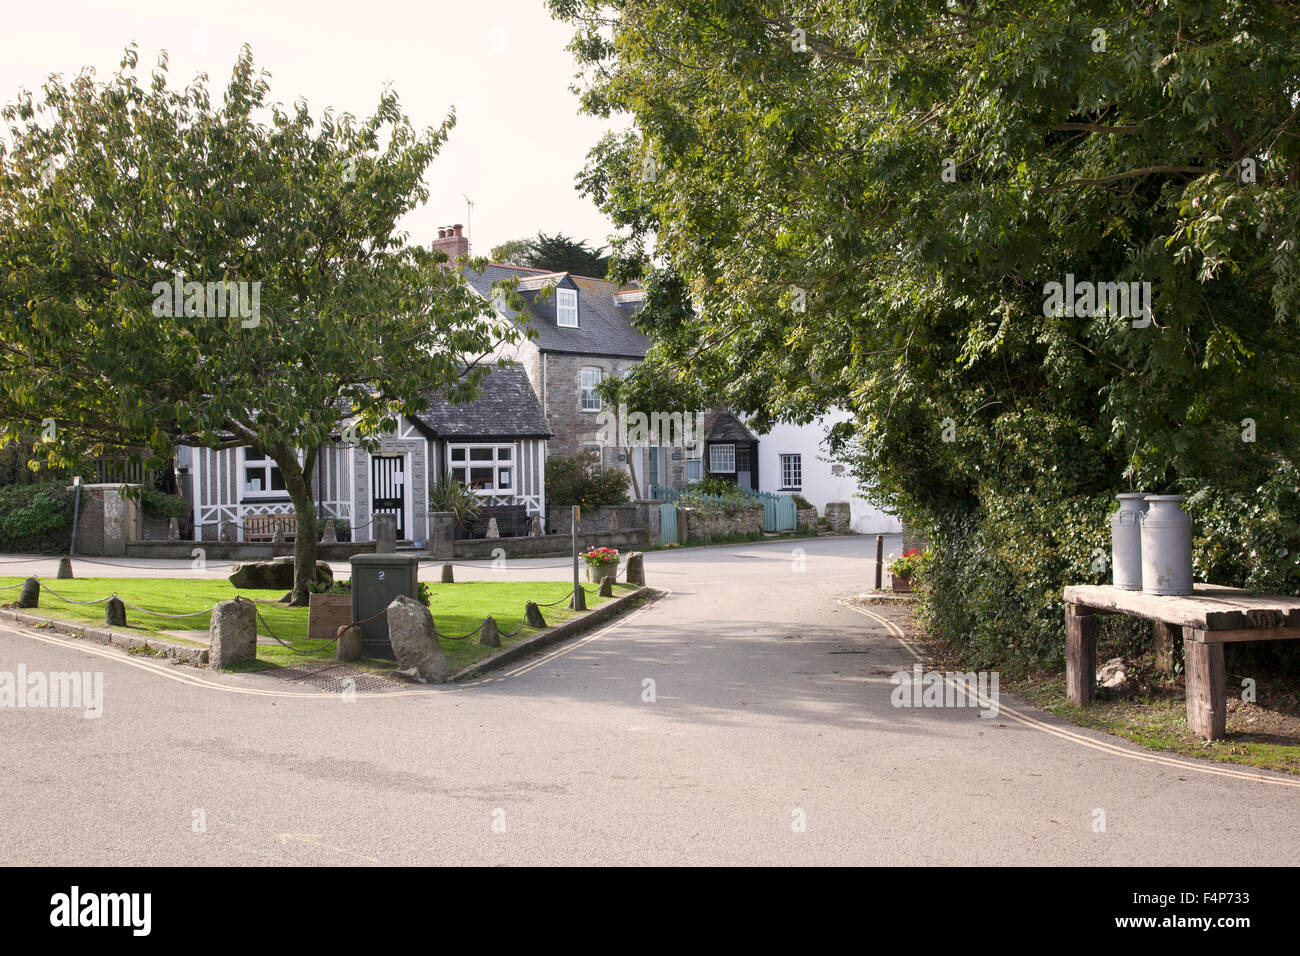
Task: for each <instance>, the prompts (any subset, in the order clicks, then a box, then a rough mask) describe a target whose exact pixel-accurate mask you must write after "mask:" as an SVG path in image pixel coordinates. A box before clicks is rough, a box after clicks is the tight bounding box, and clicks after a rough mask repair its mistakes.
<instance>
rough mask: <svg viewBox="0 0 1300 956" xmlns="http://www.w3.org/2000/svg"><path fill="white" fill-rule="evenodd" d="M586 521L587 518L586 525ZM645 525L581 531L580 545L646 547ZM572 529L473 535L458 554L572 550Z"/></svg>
mask: <svg viewBox="0 0 1300 956" xmlns="http://www.w3.org/2000/svg"><path fill="white" fill-rule="evenodd" d="M760 518H761V516H760ZM585 524H586V522H585V521H584V522H583V525H584V526H585ZM648 540H649V539H648V537H647V535H646V530H645V528H634V529H632V530H630V531H605V532H587V531H579V533H578V546H579V547H580V548H581V549H582V550H583V551H587V550H590V549H591V548H617V549H619V550H620V551H627V550H632V551H636V550H639V549H641V548H644V547H646V544H647V542H648ZM572 542H573V538H572V531H570V533H569V534H544V535H541V536H540V537H536V538H533V537H527V538H472V539H468V540H463V541H457V542H456V544H455V556H456V557H457V558H462V559H466V560H470V559H481V560H488V559H491V558H492V557H493V554H492V552H493V551H495V550H496V549H497V548H500V549H501V550H503V551H505V553H506V557H509V558H531V557H539V556H541V555H547V554H566V555H567V554H570V553H572V547H573V545H572Z"/></svg>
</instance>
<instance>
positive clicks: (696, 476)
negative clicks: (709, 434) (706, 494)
mask: <svg viewBox="0 0 1300 956" xmlns="http://www.w3.org/2000/svg"><path fill="white" fill-rule="evenodd" d="M703 477H704V443H703V442H698V441H697V442H692V443H691V444H689V445H687V446H686V480H687V481H699V480H700V479H701V478H703Z"/></svg>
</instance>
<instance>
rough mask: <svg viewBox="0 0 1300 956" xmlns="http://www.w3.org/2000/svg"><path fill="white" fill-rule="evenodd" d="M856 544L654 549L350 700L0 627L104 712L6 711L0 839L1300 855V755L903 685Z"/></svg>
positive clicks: (1015, 857) (433, 849) (20, 845)
mask: <svg viewBox="0 0 1300 956" xmlns="http://www.w3.org/2000/svg"><path fill="white" fill-rule="evenodd" d="M796 547H797V548H800V549H803V551H802V553H799V552H796V551H795V550H794V549H795V548H796ZM869 548H874V539H867V538H826V539H816V540H802V541H798V542H794V543H791V542H785V543H772V544H762V545H738V546H735V547H729V548H713V549H700V550H684V551H677V552H668V553H652V554H650V555H647V558H646V568H647V576H648V578H649V582H650V583H651V584H652V585H655V586H658V587H660V588H666V589H669V590H670V591H671V593H670V594H669V595H668V596H667V597H665V598H663V599H662V600H660V601H658V602H657V603H655V604H653V605H650V606H648V607H647V608H644V609H642V610H640V611H638V612H636V613H635V614H633V615H632V616H629V617H627V618H625V619H623V620H622V621H620V622H617V623H616V624H614V625H612V626H610V627H608V628H607V629H605V630H602V631H599V632H596V633H595V634H594V635H591V636H588V637H584V638H580V639H578V640H577V641H575V642H572V643H570V644H567V645H565V646H563V647H561V648H558V649H556V650H554V651H552V652H550V653H549V654H547V655H546V656H543V657H540V658H535V659H532V660H530V661H527V662H524V663H523V664H520V665H518V666H516V667H514V668H513V669H511V670H508V671H505V672H501V673H499V674H498V675H496V676H495V677H494V678H493V679H491V680H486V681H483V682H480V683H477V684H474V685H471V686H465V687H457V688H414V689H410V690H403V691H399V692H392V691H390V692H384V693H373V694H372V693H361V694H358V695H357V696H356V699H355V700H353V701H352V702H348V701H346V700H344V699H343V698H342V697H341V696H339V695H337V694H327V693H322V692H317V691H314V690H312V689H311V688H310V687H307V686H305V685H302V684H295V683H290V682H287V681H284V680H281V679H278V678H274V677H269V676H265V675H241V676H235V675H219V674H218V675H213V674H211V673H209V672H207V671H201V670H196V669H194V668H187V667H183V666H175V665H167V664H160V663H158V662H155V661H152V660H144V659H136V658H132V657H129V656H127V655H125V654H123V653H121V652H119V651H116V650H112V649H107V648H101V647H99V646H97V645H87V644H83V643H80V642H74V641H67V640H64V639H61V638H58V637H56V636H51V635H46V634H41V633H39V632H32V631H25V630H22V629H19V628H15V627H14V626H11V625H8V624H3V625H0V671H7V672H15V671H16V670H17V668H18V666H19V665H20V664H22V665H25V666H26V668H27V670H28V672H38V671H39V672H53V671H70V670H90V671H99V672H102V674H103V680H104V709H103V715H102V716H101V717H100V718H98V719H86V718H85V717H83V716H82V714H81V712H80V711H73V710H68V709H9V708H5V709H0V731H2V739H3V741H4V743H3V752H4V778H3V779H4V786H3V787H2V788H0V820H3V821H4V822H3V824H0V862H3V863H9V864H14V863H20V864H21V863H31V864H70V865H86V864H194V865H208V864H262V863H286V864H365V863H384V864H436V863H473V864H479V863H486V864H502V863H505V864H510V863H566V864H584V863H603V864H609V863H613V864H643V863H671V864H715V863H727V864H730V863H782V864H807V863H824V864H868V863H871V864H981V865H990V864H1003V863H1028V864H1050V863H1075V864H1087V865H1107V864H1163V863H1182V864H1211V863H1213V864H1236V865H1267V864H1284V863H1285V864H1291V863H1293V862H1294V860H1295V859H1296V857H1297V851H1300V813H1297V810H1298V809H1300V780H1291V779H1287V778H1284V777H1281V776H1277V775H1264V774H1257V773H1254V772H1250V771H1240V770H1235V769H1233V768H1228V767H1224V766H1222V765H1214V764H1208V763H1198V762H1194V761H1185V760H1178V759H1173V758H1167V757H1163V756H1161V755H1155V754H1150V753H1147V752H1144V751H1140V750H1138V749H1137V748H1134V747H1132V746H1130V745H1128V744H1126V743H1123V742H1121V741H1118V740H1117V739H1116V738H1110V737H1106V736H1105V735H1102V734H1096V733H1093V732H1090V731H1082V730H1079V729H1077V728H1074V727H1072V726H1070V725H1066V724H1063V723H1061V722H1059V721H1056V720H1055V719H1052V718H1047V717H1044V716H1043V715H1041V714H1037V713H1035V712H1033V711H1032V710H1031V709H1030V708H1028V707H1026V706H1025V705H1023V704H1021V703H1019V702H1017V701H1015V700H1013V699H1011V698H1010V697H1009V695H1006V694H1003V695H1002V697H1001V704H1002V711H1001V713H1000V714H999V715H998V716H997V717H995V718H982V717H980V716H979V710H978V709H975V708H918V709H904V708H896V707H894V706H892V704H891V691H892V690H893V689H894V686H893V684H891V681H890V675H891V674H893V673H894V672H896V671H899V670H905V669H910V668H911V666H912V664H913V662H914V658H913V656H912V653H911V651H910V650H909V648H908V646H907V645H906V644H904V643H903V642H900V641H899V640H897V639H896V637H895V626H894V625H893V624H891V623H890V622H892V621H898V620H900V619H901V615H900V613H899V612H898V611H897V610H896V609H893V608H887V609H883V610H882V609H879V608H874V609H871V610H872V611H873V613H874V614H875V615H877V616H874V617H872V616H866V615H864V614H862V613H859V612H857V611H855V610H853V609H850V608H847V607H844V606H842V605H841V604H840V603H838V602H839V601H840V600H841V599H843V598H845V597H848V596H850V595H853V594H856V593H858V592H860V591H862V590H865V588H866V587H867V586H868V582H869V580H870V577H871V572H872V568H873V565H872V562H871V560H870V559H869V556H868V555H867V554H866V553H865V552H866V551H867V550H868V549H869ZM546 563H552V564H553V563H555V562H542V561H539V562H534V565H541V564H546ZM10 573H19V572H17V571H14V572H10ZM23 573H25V572H23ZM79 573H83V574H84V573H85V572H83V571H79ZM487 573H490V572H487ZM517 573H524V572H523V569H522V567H521V568H519V569H517ZM535 573H538V574H546V575H549V576H555V577H562V576H563V574H564V572H563V570H562V569H548V568H538V569H537V570H536V572H535ZM647 681H653V682H654V683H653V691H654V692H653V695H651V694H649V693H648V689H649V686H650V685H648V684H647V683H646V682H647ZM651 696H653V699H651ZM1103 820H1104V828H1101V827H1099V824H1100V823H1102V822H1103ZM200 824H201V825H200Z"/></svg>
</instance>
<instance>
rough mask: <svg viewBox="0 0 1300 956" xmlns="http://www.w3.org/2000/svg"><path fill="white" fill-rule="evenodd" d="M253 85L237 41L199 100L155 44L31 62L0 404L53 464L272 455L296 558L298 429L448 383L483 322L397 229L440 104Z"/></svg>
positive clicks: (21, 101)
mask: <svg viewBox="0 0 1300 956" xmlns="http://www.w3.org/2000/svg"><path fill="white" fill-rule="evenodd" d="M268 93H269V84H268V81H267V76H266V74H265V73H261V72H259V71H258V70H257V69H256V68H255V67H254V64H253V58H252V54H251V53H250V51H249V50H248V49H247V48H245V49H244V50H243V51H242V53H241V55H240V57H239V59H238V61H237V63H236V64H235V68H234V71H233V74H232V76H231V79H230V82H229V84H228V85H227V87H226V89H225V90H224V92H223V93H222V94H221V95H220V97H219V98H217V99H216V100H215V101H214V99H213V97H212V95H211V93H210V91H209V89H208V84H207V79H206V77H203V76H200V77H198V78H196V79H195V80H194V81H193V82H192V83H190V84H189V85H188V86H186V87H184V88H180V89H178V88H174V87H173V86H171V85H170V84H169V78H168V74H167V59H166V55H165V54H164V55H163V56H162V57H160V59H159V61H158V63H157V66H156V67H155V68H154V69H153V71H152V73H151V75H149V76H148V77H146V78H144V79H143V80H142V79H141V77H140V76H139V73H138V71H137V56H136V52H135V50H134V49H128V51H127V52H126V55H125V57H124V59H123V61H122V64H121V69H120V70H119V72H117V73H116V74H115V75H114V76H113V77H112V78H111V79H109V80H108V81H107V82H105V83H100V82H97V81H96V80H95V78H94V76H93V74H92V73H91V72H89V71H86V72H83V73H81V74H79V75H78V76H76V77H75V78H74V79H73V80H72V81H71V82H68V81H65V80H64V79H63V78H62V77H59V76H52V77H50V78H49V80H48V81H47V82H46V83H45V85H44V86H43V88H42V90H41V95H40V96H39V97H37V96H34V95H33V94H31V93H30V92H27V91H24V92H23V93H22V95H21V96H20V97H19V98H18V100H17V101H16V102H14V103H11V104H9V105H8V106H6V107H5V108H4V110H3V114H2V115H3V117H4V120H5V121H6V123H7V125H8V133H9V136H8V143H4V144H0V342H3V350H2V351H0V420H3V421H4V422H5V423H6V426H7V428H8V429H9V432H10V434H14V435H16V434H18V433H19V431H20V430H26V431H28V432H42V433H47V432H52V433H53V434H52V435H50V436H49V437H50V438H51V442H50V447H51V460H52V461H54V462H55V463H58V462H59V461H60V460H62V461H73V460H76V459H78V458H82V457H84V456H86V455H88V454H92V453H94V452H95V451H96V450H98V449H100V448H102V447H136V448H144V449H149V450H151V451H150V452H149V453H148V454H149V455H151V456H152V457H154V458H157V457H159V456H162V455H165V454H167V453H169V452H170V449H171V447H172V444H173V443H175V442H189V443H196V444H201V445H207V446H211V447H221V446H224V445H231V444H239V445H250V446H252V447H254V448H256V449H257V450H259V451H260V452H262V453H263V454H265V455H269V456H270V457H272V458H274V459H275V460H276V461H277V462H278V463H279V465H280V467H281V470H282V472H283V475H284V479H285V483H286V486H287V488H288V491H289V494H290V496H291V497H292V499H293V502H294V505H295V510H296V511H297V517H298V528H299V534H298V538H297V541H298V554H297V558H298V560H299V566H300V567H302V566H304V562H310V561H313V560H314V556H315V551H314V549H315V539H316V534H315V527H316V525H315V515H314V505H313V496H312V489H311V475H312V470H313V468H314V466H315V461H316V456H317V453H318V450H319V448H320V446H321V444H322V443H323V442H325V441H327V440H329V439H330V438H331V436H339V435H340V433H341V432H342V431H344V430H345V429H346V426H347V425H348V423H349V422H350V421H352V420H355V421H356V422H357V423H358V425H359V428H358V432H359V437H360V438H361V439H362V440H373V439H374V438H375V436H377V435H378V434H380V433H381V432H382V431H383V430H385V429H387V428H391V427H392V419H391V416H395V415H402V414H406V413H410V412H415V411H418V410H420V409H422V408H423V407H424V405H425V399H424V397H423V396H424V393H425V392H427V391H428V390H430V389H434V388H440V387H454V391H455V392H456V394H457V395H462V396H463V395H467V394H469V393H472V392H473V390H474V389H475V388H476V387H477V384H478V378H479V376H480V372H479V371H478V370H477V369H475V370H473V371H471V372H470V374H469V375H467V376H465V377H464V379H462V378H461V372H462V370H463V368H464V366H465V363H466V358H467V357H468V360H469V362H470V364H473V362H474V358H475V357H476V356H482V355H484V354H486V353H487V352H489V351H490V350H491V349H492V347H493V345H494V341H495V337H496V336H497V335H498V334H501V330H499V329H498V328H497V327H495V326H494V325H493V324H492V323H491V322H490V321H489V317H490V312H491V310H490V309H489V308H488V307H486V306H485V304H484V303H483V302H482V301H481V300H480V299H479V298H478V297H477V296H475V295H474V294H473V292H472V291H471V290H470V289H469V288H468V287H467V286H466V285H465V284H464V283H463V282H462V281H461V280H460V278H459V276H458V275H457V274H456V272H455V271H453V270H451V269H449V268H447V267H446V266H445V258H446V257H445V256H444V255H443V254H441V253H437V252H434V251H431V250H429V249H425V248H422V247H419V246H414V245H410V244H408V242H407V236H406V235H405V234H404V233H403V232H401V231H400V230H399V229H398V222H399V221H400V219H401V217H402V216H403V215H405V214H406V213H407V212H409V211H410V210H411V209H413V208H415V207H416V206H418V205H419V204H420V203H422V202H424V201H425V199H426V198H427V189H426V187H425V185H424V181H423V180H424V175H425V173H426V171H427V169H428V168H429V166H430V164H431V163H432V162H433V160H434V158H435V157H436V156H437V154H438V151H439V149H440V147H441V145H442V144H443V142H444V141H445V140H446V138H447V135H448V132H449V131H450V129H451V128H452V126H453V124H454V119H455V118H454V115H449V116H448V117H447V118H446V119H445V120H444V121H443V122H442V124H441V125H440V126H438V127H436V128H430V129H424V130H417V129H415V128H414V127H413V126H412V125H411V123H410V120H409V119H408V118H407V117H406V116H405V115H404V114H403V113H402V112H401V110H400V108H399V104H398V100H397V96H396V95H395V94H394V93H392V92H391V91H390V92H386V93H384V94H383V96H382V97H381V98H380V101H379V104H378V108H377V111H376V113H375V115H374V116H372V117H369V118H367V119H357V118H355V117H353V116H351V115H348V114H343V115H334V114H333V113H331V112H329V111H326V112H324V113H323V114H321V115H320V116H319V117H313V116H312V115H311V114H310V113H309V111H308V108H307V105H306V104H305V103H303V102H298V103H296V104H294V105H293V106H292V107H285V106H282V105H279V104H274V103H271V102H269V101H268ZM51 425H53V426H54V427H53V428H52V429H51V428H49V426H51ZM305 566H308V567H310V563H308V564H306V565H305ZM301 577H303V575H299V578H301Z"/></svg>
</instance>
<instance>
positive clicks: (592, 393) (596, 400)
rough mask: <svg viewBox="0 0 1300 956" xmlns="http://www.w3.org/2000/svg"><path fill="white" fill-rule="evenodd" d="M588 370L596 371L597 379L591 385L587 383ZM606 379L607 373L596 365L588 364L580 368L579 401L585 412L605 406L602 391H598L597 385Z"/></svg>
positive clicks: (594, 410)
mask: <svg viewBox="0 0 1300 956" xmlns="http://www.w3.org/2000/svg"><path fill="white" fill-rule="evenodd" d="M588 372H595V373H596V381H595V382H593V383H592V384H591V385H587V384H586V378H587V373H588ZM604 380H605V373H604V372H603V371H602V370H601V369H599V368H597V367H596V366H594V365H586V366H584V367H582V368H581V369H579V370H578V403H579V406H580V407H581V408H582V410H583V411H584V412H599V411H600V410H601V409H602V408H604V407H605V403H604V402H603V401H602V400H601V397H600V392H598V391H596V386H598V385H599V384H600V383H601V382H602V381H604Z"/></svg>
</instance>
